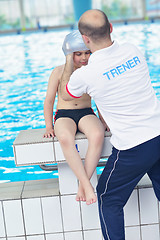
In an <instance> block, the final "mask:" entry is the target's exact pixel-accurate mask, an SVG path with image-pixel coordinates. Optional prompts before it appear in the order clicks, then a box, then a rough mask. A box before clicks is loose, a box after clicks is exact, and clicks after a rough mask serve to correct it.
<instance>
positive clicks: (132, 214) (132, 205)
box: [124, 189, 139, 226]
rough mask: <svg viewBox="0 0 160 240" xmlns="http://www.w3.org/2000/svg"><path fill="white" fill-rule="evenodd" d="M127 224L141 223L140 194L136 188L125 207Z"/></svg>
mask: <svg viewBox="0 0 160 240" xmlns="http://www.w3.org/2000/svg"><path fill="white" fill-rule="evenodd" d="M124 219H125V226H134V225H139V209H138V195H137V190H136V189H135V190H134V191H133V193H132V195H131V197H130V198H129V200H128V202H127V204H126V206H125V207H124Z"/></svg>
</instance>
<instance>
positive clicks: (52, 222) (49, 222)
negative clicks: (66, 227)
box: [42, 197, 63, 233]
mask: <svg viewBox="0 0 160 240" xmlns="http://www.w3.org/2000/svg"><path fill="white" fill-rule="evenodd" d="M42 209H43V218H44V226H45V233H56V232H63V230H62V217H61V209H60V198H59V197H46V198H42Z"/></svg>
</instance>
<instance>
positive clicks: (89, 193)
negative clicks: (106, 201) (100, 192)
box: [84, 185, 97, 205]
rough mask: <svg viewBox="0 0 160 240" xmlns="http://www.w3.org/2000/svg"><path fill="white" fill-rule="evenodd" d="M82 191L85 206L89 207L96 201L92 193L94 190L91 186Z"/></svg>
mask: <svg viewBox="0 0 160 240" xmlns="http://www.w3.org/2000/svg"><path fill="white" fill-rule="evenodd" d="M84 191H85V196H86V204H87V205H90V204H92V203H95V202H96V201H97V196H96V194H95V193H94V189H93V187H92V185H90V186H88V187H87V188H85V189H84Z"/></svg>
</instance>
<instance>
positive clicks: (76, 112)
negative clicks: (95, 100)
mask: <svg viewBox="0 0 160 240" xmlns="http://www.w3.org/2000/svg"><path fill="white" fill-rule="evenodd" d="M86 115H95V113H94V112H93V109H92V108H82V109H58V110H57V111H56V113H55V115H54V123H55V122H56V120H57V119H58V118H71V119H73V121H74V122H75V123H76V125H77V129H78V123H79V120H80V119H81V118H82V117H84V116H86Z"/></svg>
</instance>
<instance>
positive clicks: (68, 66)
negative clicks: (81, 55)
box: [60, 54, 73, 101]
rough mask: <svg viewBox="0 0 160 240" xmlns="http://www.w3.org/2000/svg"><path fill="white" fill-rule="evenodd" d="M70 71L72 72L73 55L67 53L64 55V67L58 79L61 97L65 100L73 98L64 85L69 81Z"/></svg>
mask: <svg viewBox="0 0 160 240" xmlns="http://www.w3.org/2000/svg"><path fill="white" fill-rule="evenodd" d="M72 73H73V55H72V54H69V55H67V57H66V64H65V67H64V71H63V74H62V78H61V79H60V93H61V97H62V98H63V99H64V100H65V101H70V100H73V98H72V97H71V96H70V95H69V94H68V92H67V90H66V85H67V83H68V82H69V79H70V76H71V74H72Z"/></svg>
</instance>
